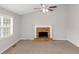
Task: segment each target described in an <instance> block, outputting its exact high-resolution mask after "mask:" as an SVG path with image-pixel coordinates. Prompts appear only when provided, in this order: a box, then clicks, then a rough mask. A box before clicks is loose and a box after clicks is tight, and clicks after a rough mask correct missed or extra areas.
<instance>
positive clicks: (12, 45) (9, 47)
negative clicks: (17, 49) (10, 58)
mask: <svg viewBox="0 0 79 59" xmlns="http://www.w3.org/2000/svg"><path fill="white" fill-rule="evenodd" d="M18 41H19V40H16V41H15V42H13V43H12V44H10V45H9V46H8V47H7V48H5V49H3V50H2V51H1V52H0V54H2V53H3V52H4V51H6V50H7V49H8V48H10V47H11V46H13V45H14V44H16V43H17V42H18Z"/></svg>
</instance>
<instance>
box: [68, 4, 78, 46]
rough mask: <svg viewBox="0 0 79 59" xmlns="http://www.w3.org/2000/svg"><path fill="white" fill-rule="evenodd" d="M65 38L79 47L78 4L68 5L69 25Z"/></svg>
mask: <svg viewBox="0 0 79 59" xmlns="http://www.w3.org/2000/svg"><path fill="white" fill-rule="evenodd" d="M67 38H68V40H69V41H70V42H72V43H73V44H75V45H76V46H78V47H79V4H77V5H69V25H68V33H67Z"/></svg>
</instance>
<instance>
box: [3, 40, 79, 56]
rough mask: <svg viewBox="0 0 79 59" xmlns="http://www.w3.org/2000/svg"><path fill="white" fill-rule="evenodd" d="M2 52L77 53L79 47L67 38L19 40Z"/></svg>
mask: <svg viewBox="0 0 79 59" xmlns="http://www.w3.org/2000/svg"><path fill="white" fill-rule="evenodd" d="M3 54H79V47H77V46H75V45H73V44H72V43H70V42H69V41H67V40H51V41H49V42H36V41H31V40H21V41H19V42H17V43H16V44H15V45H14V46H12V47H10V48H9V49H7V50H6V51H5V52H3Z"/></svg>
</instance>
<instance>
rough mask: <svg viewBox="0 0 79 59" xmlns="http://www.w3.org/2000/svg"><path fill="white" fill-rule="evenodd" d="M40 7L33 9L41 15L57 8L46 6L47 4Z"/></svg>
mask: <svg viewBox="0 0 79 59" xmlns="http://www.w3.org/2000/svg"><path fill="white" fill-rule="evenodd" d="M40 5H41V7H40V8H34V9H39V10H40V11H42V12H43V13H46V12H49V11H53V10H54V8H57V6H52V5H48V4H40Z"/></svg>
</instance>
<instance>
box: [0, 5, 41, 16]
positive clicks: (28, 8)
mask: <svg viewBox="0 0 79 59" xmlns="http://www.w3.org/2000/svg"><path fill="white" fill-rule="evenodd" d="M0 7H2V8H5V9H7V10H10V11H12V12H15V13H17V14H19V15H23V14H27V13H30V12H34V11H36V10H34V9H33V8H36V7H40V4H0Z"/></svg>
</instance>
